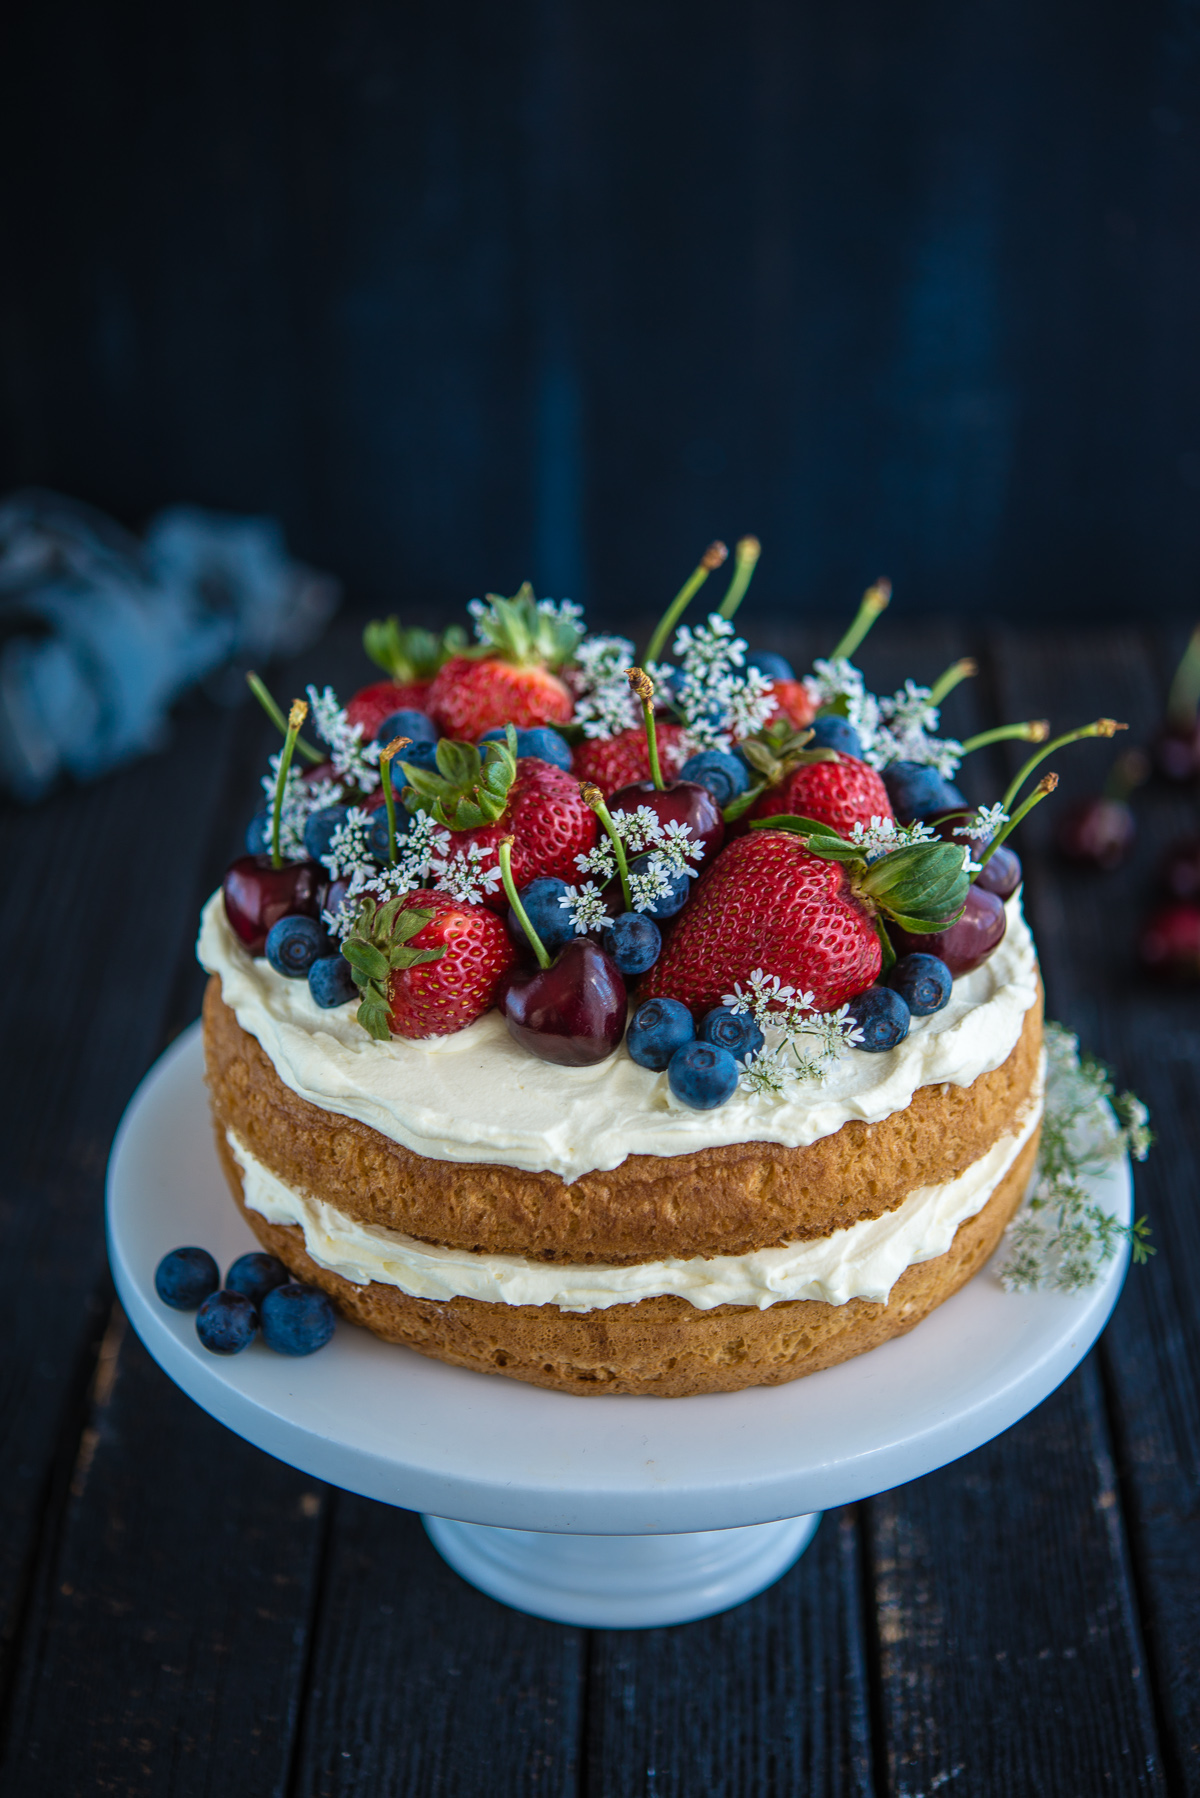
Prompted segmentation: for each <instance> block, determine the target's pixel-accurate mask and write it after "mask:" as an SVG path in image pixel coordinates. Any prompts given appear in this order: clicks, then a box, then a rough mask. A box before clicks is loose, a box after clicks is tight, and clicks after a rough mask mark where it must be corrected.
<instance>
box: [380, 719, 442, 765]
mask: <svg viewBox="0 0 1200 1798" xmlns="http://www.w3.org/2000/svg"><path fill="white" fill-rule="evenodd" d="M393 737H411V738H412V742H413V745H414V746H415V745H416V744H417V743H436V742H437V740H438V729H437V725H436V724H435V723H434V722H433V719H432V718H427V717H426V716H425V714H424V712H392V713H391V714H390V715H389V716H388V717H387V718H385V719H384V721H383V723H382V724H381V725H380V726H379V729H378V730H377V731H376V732H375V741H376V742H377V743H390V742H391V741H392V738H393ZM401 753H402V754H403V755H405V756H407V755H408V750H407V749H405V750H403V751H402V752H401ZM410 759H411V758H410Z"/></svg>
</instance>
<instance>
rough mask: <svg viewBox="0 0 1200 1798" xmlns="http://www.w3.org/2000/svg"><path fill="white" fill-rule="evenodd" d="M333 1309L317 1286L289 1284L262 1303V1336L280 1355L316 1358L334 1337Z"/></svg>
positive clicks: (277, 1288) (269, 1346)
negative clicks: (314, 1356) (319, 1350)
mask: <svg viewBox="0 0 1200 1798" xmlns="http://www.w3.org/2000/svg"><path fill="white" fill-rule="evenodd" d="M334 1323H335V1315H334V1309H333V1306H332V1305H331V1304H330V1302H329V1300H328V1299H327V1298H326V1297H325V1294H324V1293H323V1292H321V1291H320V1289H319V1288H318V1287H316V1286H299V1285H297V1284H296V1282H295V1281H289V1282H288V1284H287V1285H286V1286H276V1287H275V1289H274V1291H273V1292H269V1293H268V1294H267V1296H266V1298H265V1299H264V1300H263V1302H262V1335H263V1341H264V1342H265V1343H266V1345H267V1347H268V1348H272V1349H274V1350H275V1353H276V1354H277V1355H313V1354H315V1353H316V1351H317V1350H318V1349H320V1348H324V1347H325V1344H326V1343H327V1342H328V1341H329V1338H330V1337H331V1336H332V1335H333V1330H334Z"/></svg>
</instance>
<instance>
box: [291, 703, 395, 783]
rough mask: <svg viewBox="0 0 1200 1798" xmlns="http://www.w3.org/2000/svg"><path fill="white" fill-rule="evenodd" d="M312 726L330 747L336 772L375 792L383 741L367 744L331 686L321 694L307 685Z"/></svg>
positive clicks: (359, 726)
mask: <svg viewBox="0 0 1200 1798" xmlns="http://www.w3.org/2000/svg"><path fill="white" fill-rule="evenodd" d="M308 703H309V707H310V711H311V715H312V721H313V727H314V729H315V730H316V732H317V735H318V736H319V737H320V738H321V740H322V741H323V742H324V743H325V744H326V745H327V746H328V749H329V759H330V761H331V762H332V763H333V766H334V771H335V773H337V774H338V775H339V776H340V777H341V778H342V780H344V781H345V782H346V784H347V785H348V786H353V787H357V788H358V790H359V792H360V793H373V792H374V791H375V789H376V787H377V786H378V785H379V752H380V749H381V748H382V744H379V743H364V742H363V727H362V725H361V724H351V722H350V720H349V719H348V718H347V716H346V711H345V708H344V707H343V706H340V705H339V704H338V702H337V695H336V694H335V692H334V690H333V688H332V687H326V689H325V691H324V692H323V693H318V692H317V689H316V688H315V687H309V688H308Z"/></svg>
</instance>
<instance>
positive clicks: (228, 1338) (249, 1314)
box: [196, 1292, 258, 1355]
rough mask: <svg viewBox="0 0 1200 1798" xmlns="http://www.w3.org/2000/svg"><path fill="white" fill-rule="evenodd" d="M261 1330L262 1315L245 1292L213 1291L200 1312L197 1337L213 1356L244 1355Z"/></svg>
mask: <svg viewBox="0 0 1200 1798" xmlns="http://www.w3.org/2000/svg"><path fill="white" fill-rule="evenodd" d="M257 1331H258V1312H257V1311H256V1310H255V1309H254V1306H253V1304H252V1303H251V1302H250V1300H249V1299H248V1298H247V1297H246V1295H245V1293H244V1292H213V1293H210V1294H209V1296H208V1297H207V1298H206V1299H205V1301H204V1303H203V1304H202V1305H201V1307H200V1309H199V1311H197V1313H196V1334H197V1336H198V1337H199V1338H200V1342H201V1345H202V1347H204V1348H206V1349H207V1350H208V1352H209V1354H210V1355H240V1354H241V1352H242V1350H243V1349H244V1348H249V1347H250V1344H251V1343H252V1342H253V1341H254V1338H255V1335H256V1333H257Z"/></svg>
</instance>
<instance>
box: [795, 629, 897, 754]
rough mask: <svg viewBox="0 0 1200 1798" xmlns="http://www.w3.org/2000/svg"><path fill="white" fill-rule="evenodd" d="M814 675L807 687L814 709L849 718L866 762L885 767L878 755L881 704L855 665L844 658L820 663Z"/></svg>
mask: <svg viewBox="0 0 1200 1798" xmlns="http://www.w3.org/2000/svg"><path fill="white" fill-rule="evenodd" d="M813 669H814V672H813V673H812V674H806V675H805V677H804V686H805V689H806V691H807V693H808V696H809V699H810V700H811V701H812V703H813V705H814V707H815V708H816V709H817V710H818V711H820V710H821V709H822V707H828V708H829V709H830V710H834V711H838V712H842V713H844V714H845V718H846V722H847V723H848V724H850V725H852V726H853V727H854V729H855V731H857V733H858V740H859V742H860V743H861V744H862V751H863V756H864V758H865V759H866V760H867V761H868V762H870V764H871V766H872V767H873V768H878V767H881V766H883V765H884V764H883V763H882V762H880V761H879V760H878V759H877V757H876V755H875V738H876V735H877V733H878V730H879V701H878V700H877V699H876V698H875V695H874V694H873V693H868V692H867V688H866V683H865V681H864V680H863V677H862V675H861V674H860V673H859V671H858V669H857V668H856V667H855V666H854V664H853V662H848V661H847V660H846V659H845V657H844V656H843V657H840V658H839V660H837V661H836V662H829V661H816V662H814V663H813Z"/></svg>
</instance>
